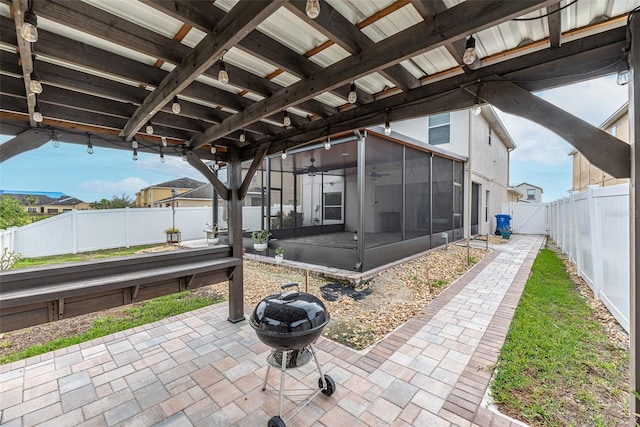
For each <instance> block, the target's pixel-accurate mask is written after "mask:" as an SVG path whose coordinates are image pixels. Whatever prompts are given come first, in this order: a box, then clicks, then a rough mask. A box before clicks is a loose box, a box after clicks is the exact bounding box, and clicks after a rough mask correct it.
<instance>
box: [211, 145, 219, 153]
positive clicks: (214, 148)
mask: <svg viewBox="0 0 640 427" xmlns="http://www.w3.org/2000/svg"><path fill="white" fill-rule="evenodd" d="M217 152H218V149H217V148H216V146H215V145H213V144H211V154H216V153H217Z"/></svg>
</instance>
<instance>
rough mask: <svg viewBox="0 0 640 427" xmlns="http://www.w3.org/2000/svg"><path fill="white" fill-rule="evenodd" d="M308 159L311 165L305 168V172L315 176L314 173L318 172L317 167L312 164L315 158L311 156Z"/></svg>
mask: <svg viewBox="0 0 640 427" xmlns="http://www.w3.org/2000/svg"><path fill="white" fill-rule="evenodd" d="M310 161H311V165H310V166H309V167H308V168H307V174H309V176H316V173H317V172H318V168H317V167H315V166H314V165H313V162H315V161H316V159H314V158H313V157H312V158H311V159H310Z"/></svg>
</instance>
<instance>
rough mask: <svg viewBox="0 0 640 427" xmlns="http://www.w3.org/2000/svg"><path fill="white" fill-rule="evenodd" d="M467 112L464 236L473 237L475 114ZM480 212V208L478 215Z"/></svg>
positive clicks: (463, 212)
mask: <svg viewBox="0 0 640 427" xmlns="http://www.w3.org/2000/svg"><path fill="white" fill-rule="evenodd" d="M467 114H468V115H469V152H468V153H467V154H468V157H467V176H468V183H469V185H467V186H466V187H467V188H465V191H466V192H467V203H466V206H464V208H463V209H462V214H463V215H464V236H465V238H467V239H469V240H470V239H471V212H472V211H473V209H472V208H471V203H473V198H472V197H471V189H472V186H473V183H472V176H471V175H472V173H471V170H472V169H471V145H472V144H473V124H474V123H473V117H474V116H473V114H472V113H471V110H470V109H469V110H467ZM478 200H480V195H479V194H478ZM479 214H480V210H478V215H479ZM479 223H480V221H478V224H479Z"/></svg>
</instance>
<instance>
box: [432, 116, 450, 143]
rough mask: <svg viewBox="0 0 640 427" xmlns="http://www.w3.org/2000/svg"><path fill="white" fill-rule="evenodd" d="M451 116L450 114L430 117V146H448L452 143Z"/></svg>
mask: <svg viewBox="0 0 640 427" xmlns="http://www.w3.org/2000/svg"><path fill="white" fill-rule="evenodd" d="M450 137H451V132H450V116H449V113H442V114H435V115H433V116H429V144H431V145H439V144H448V143H449V142H451V141H450Z"/></svg>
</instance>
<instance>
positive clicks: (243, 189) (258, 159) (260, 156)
mask: <svg viewBox="0 0 640 427" xmlns="http://www.w3.org/2000/svg"><path fill="white" fill-rule="evenodd" d="M270 146H271V144H265V145H264V146H263V147H261V148H260V149H259V150H258V151H257V152H256V155H255V157H254V158H253V161H252V162H251V166H250V167H249V170H248V171H247V174H246V175H245V177H244V180H243V181H242V185H241V186H240V190H239V192H240V196H239V197H240V199H241V200H242V199H244V197H245V196H246V195H247V191H249V185H251V180H252V179H253V175H255V173H256V171H257V170H258V168H259V167H260V166H261V165H262V161H263V160H264V158H265V157H266V155H267V152H268V151H269V147H270Z"/></svg>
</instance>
